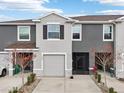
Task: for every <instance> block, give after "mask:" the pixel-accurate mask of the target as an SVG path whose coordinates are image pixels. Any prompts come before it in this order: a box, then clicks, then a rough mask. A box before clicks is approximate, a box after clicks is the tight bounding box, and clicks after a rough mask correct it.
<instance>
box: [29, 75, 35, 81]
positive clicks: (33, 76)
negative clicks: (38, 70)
mask: <svg viewBox="0 0 124 93" xmlns="http://www.w3.org/2000/svg"><path fill="white" fill-rule="evenodd" d="M30 77H31V82H34V80H35V77H36V74H34V73H32V74H31V75H30Z"/></svg>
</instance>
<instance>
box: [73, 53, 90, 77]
mask: <svg viewBox="0 0 124 93" xmlns="http://www.w3.org/2000/svg"><path fill="white" fill-rule="evenodd" d="M74 53H75V54H78V55H80V54H84V55H85V54H88V62H89V63H88V70H89V66H90V61H89V55H90V53H89V52H72V57H73V54H74ZM72 59H73V58H72ZM72 73H73V62H72ZM73 74H74V73H73ZM75 75H76V74H75ZM77 75H78V74H77ZM79 75H80V74H79Z"/></svg>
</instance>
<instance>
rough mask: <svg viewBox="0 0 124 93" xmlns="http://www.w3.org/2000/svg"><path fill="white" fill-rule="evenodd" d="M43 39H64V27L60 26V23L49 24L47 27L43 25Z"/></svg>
mask: <svg viewBox="0 0 124 93" xmlns="http://www.w3.org/2000/svg"><path fill="white" fill-rule="evenodd" d="M43 39H49V40H60V39H64V25H60V23H59V24H58V23H56V24H55V23H51V24H50V23H49V24H47V25H43Z"/></svg>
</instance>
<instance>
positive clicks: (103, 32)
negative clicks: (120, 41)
mask: <svg viewBox="0 0 124 93" xmlns="http://www.w3.org/2000/svg"><path fill="white" fill-rule="evenodd" d="M105 26H112V38H111V39H105V38H104V34H105V32H104V29H105ZM113 38H114V27H113V25H112V24H103V41H113Z"/></svg>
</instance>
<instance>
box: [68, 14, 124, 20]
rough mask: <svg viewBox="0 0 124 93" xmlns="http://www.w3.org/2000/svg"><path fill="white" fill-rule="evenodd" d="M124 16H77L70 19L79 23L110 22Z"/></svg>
mask: <svg viewBox="0 0 124 93" xmlns="http://www.w3.org/2000/svg"><path fill="white" fill-rule="evenodd" d="M123 16H124V15H89V16H77V17H70V18H72V19H76V20H79V21H108V20H115V19H117V18H120V17H123Z"/></svg>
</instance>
